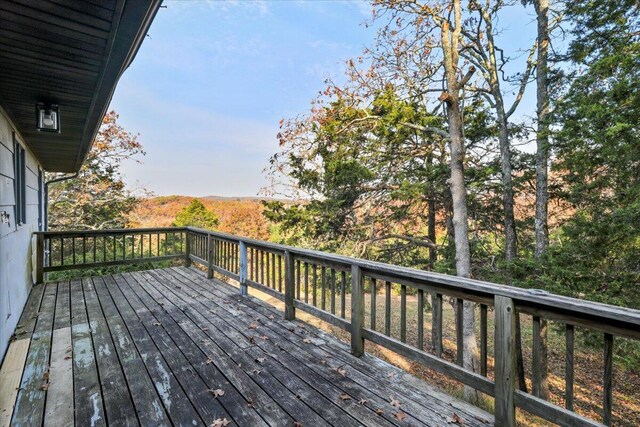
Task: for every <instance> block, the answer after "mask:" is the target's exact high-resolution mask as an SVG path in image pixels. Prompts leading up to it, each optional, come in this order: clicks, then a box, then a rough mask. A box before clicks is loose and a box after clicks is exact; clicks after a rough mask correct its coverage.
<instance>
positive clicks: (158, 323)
mask: <svg viewBox="0 0 640 427" xmlns="http://www.w3.org/2000/svg"><path fill="white" fill-rule="evenodd" d="M160 325H162V323H160V322H153V326H160Z"/></svg>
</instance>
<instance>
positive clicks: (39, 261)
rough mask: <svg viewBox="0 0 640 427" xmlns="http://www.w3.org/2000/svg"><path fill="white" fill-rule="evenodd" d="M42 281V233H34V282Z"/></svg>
mask: <svg viewBox="0 0 640 427" xmlns="http://www.w3.org/2000/svg"><path fill="white" fill-rule="evenodd" d="M43 282H44V234H42V233H37V234H36V283H43Z"/></svg>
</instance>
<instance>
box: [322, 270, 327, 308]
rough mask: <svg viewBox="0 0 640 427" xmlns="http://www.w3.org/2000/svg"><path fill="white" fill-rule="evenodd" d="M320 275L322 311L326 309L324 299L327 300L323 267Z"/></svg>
mask: <svg viewBox="0 0 640 427" xmlns="http://www.w3.org/2000/svg"><path fill="white" fill-rule="evenodd" d="M320 273H321V274H322V276H321V277H320V283H321V284H322V300H321V303H322V309H323V310H324V309H325V307H326V299H327V289H326V278H327V274H326V269H325V266H324V265H323V266H322V268H321V269H320Z"/></svg>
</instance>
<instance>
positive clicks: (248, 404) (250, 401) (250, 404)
mask: <svg viewBox="0 0 640 427" xmlns="http://www.w3.org/2000/svg"><path fill="white" fill-rule="evenodd" d="M247 406H248V407H249V408H253V400H251V399H247Z"/></svg>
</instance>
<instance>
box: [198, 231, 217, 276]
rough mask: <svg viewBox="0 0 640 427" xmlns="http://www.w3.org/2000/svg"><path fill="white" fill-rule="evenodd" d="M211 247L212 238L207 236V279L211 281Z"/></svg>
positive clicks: (212, 243) (209, 235)
mask: <svg viewBox="0 0 640 427" xmlns="http://www.w3.org/2000/svg"><path fill="white" fill-rule="evenodd" d="M201 240H202V239H201ZM213 245H214V241H213V236H212V235H211V234H207V279H213Z"/></svg>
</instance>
